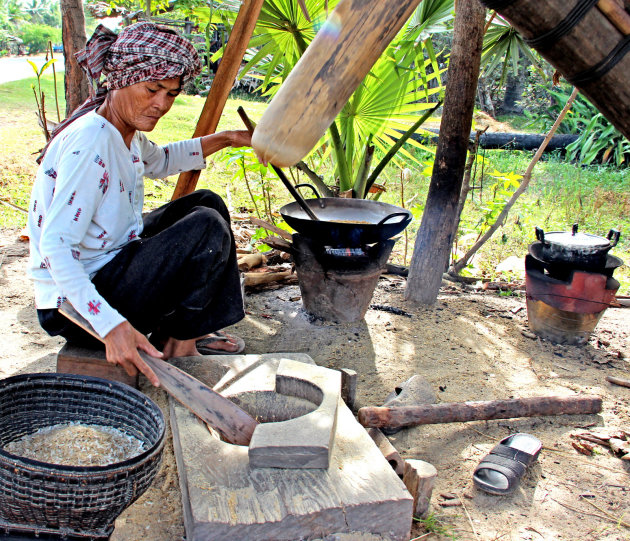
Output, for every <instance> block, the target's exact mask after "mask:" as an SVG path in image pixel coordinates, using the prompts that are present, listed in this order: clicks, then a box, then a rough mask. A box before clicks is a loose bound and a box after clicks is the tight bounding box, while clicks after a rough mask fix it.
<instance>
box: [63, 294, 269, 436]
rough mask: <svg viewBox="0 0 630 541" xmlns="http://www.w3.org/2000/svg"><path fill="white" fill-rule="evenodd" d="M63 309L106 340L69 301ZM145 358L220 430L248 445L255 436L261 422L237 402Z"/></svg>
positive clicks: (189, 405)
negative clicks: (253, 435)
mask: <svg viewBox="0 0 630 541" xmlns="http://www.w3.org/2000/svg"><path fill="white" fill-rule="evenodd" d="M59 312H60V313H61V314H63V315H64V316H66V317H67V318H68V319H70V321H72V322H73V323H75V324H76V325H78V326H79V327H81V328H82V329H83V330H85V331H87V332H89V333H90V334H91V335H92V336H94V337H96V338H98V339H99V340H101V341H102V340H103V339H102V338H101V337H100V336H99V335H98V334H97V333H96V332H95V331H94V329H93V328H92V326H91V325H90V323H89V322H88V321H87V320H86V319H85V318H84V317H83V316H81V314H79V313H78V312H77V311H76V310H75V309H74V307H73V306H72V305H71V304H70V303H68V302H67V301H66V302H64V303H62V304H61V306H60V307H59ZM138 354H139V355H140V357H141V358H142V360H143V361H144V362H145V363H147V365H149V368H151V370H153V372H155V374H156V376H157V377H158V379H159V381H160V385H161V386H162V387H163V388H164V389H165V390H166V391H167V392H168V393H169V394H170V395H171V396H172V397H173V398H175V399H176V400H178V401H179V402H181V403H182V404H183V405H184V406H186V407H187V408H188V409H189V410H190V411H191V412H193V413H194V414H195V415H197V416H198V417H199V418H200V419H202V420H203V421H205V422H206V423H208V424H209V425H211V426H212V427H214V428H216V429H217V430H218V431H220V432H221V433H222V434H223V435H224V436H225V439H226V440H227V441H229V442H230V443H234V444H237V445H247V444H248V443H249V441H250V440H251V439H252V434H253V433H254V429H255V428H256V426H258V422H257V421H256V420H255V419H254V418H253V417H251V416H250V415H249V414H248V413H246V412H245V411H243V410H242V409H241V408H239V407H238V406H237V405H236V404H234V403H233V402H231V401H230V400H228V399H227V398H225V397H224V396H221V395H220V394H219V393H217V392H216V391H213V390H212V389H210V388H209V387H208V386H206V385H204V384H203V383H201V382H200V381H199V380H198V379H195V378H194V377H192V376H191V375H190V374H187V373H186V372H184V371H183V370H180V369H179V368H177V367H175V366H173V365H171V364H169V363H167V362H165V361H163V360H162V359H158V358H157V357H151V356H150V355H148V354H146V353H145V352H143V351H139V350H138Z"/></svg>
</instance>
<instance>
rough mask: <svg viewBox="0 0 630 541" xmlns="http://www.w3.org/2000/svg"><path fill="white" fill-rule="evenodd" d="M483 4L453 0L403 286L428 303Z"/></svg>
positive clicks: (447, 217)
mask: <svg viewBox="0 0 630 541" xmlns="http://www.w3.org/2000/svg"><path fill="white" fill-rule="evenodd" d="M484 22H485V8H484V7H483V6H482V5H481V4H480V3H479V0H459V2H458V3H457V12H456V14H455V28H454V40H453V49H452V52H451V61H450V65H449V68H448V83H447V85H446V94H445V97H444V113H443V114H442V122H441V129H440V139H439V141H438V146H437V151H436V155H435V164H434V166H433V175H432V176H431V185H430V187H429V194H428V196H427V202H426V205H425V210H424V214H423V215H422V223H421V224H420V231H419V232H418V236H417V237H416V243H415V247H414V253H413V257H412V259H411V265H410V267H409V280H408V282H407V288H406V290H405V298H406V299H407V300H411V301H415V302H420V303H423V304H433V303H434V302H435V300H436V299H437V295H438V292H439V290H440V284H441V282H442V274H443V273H444V271H445V269H446V267H447V265H448V257H449V252H450V249H451V244H452V243H453V226H454V224H455V221H456V219H457V216H456V214H457V208H458V202H459V195H460V192H461V187H462V180H463V176H464V168H465V165H466V153H467V151H468V137H469V135H470V128H471V125H472V114H473V107H474V104H475V94H476V91H477V78H478V76H479V64H480V60H481V46H482V40H483V28H484Z"/></svg>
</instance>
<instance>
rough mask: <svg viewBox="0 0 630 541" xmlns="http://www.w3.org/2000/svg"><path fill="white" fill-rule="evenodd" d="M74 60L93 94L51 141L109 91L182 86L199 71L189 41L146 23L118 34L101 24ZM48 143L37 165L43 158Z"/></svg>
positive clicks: (172, 31) (56, 129) (135, 25)
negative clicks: (166, 83) (154, 84)
mask: <svg viewBox="0 0 630 541" xmlns="http://www.w3.org/2000/svg"><path fill="white" fill-rule="evenodd" d="M75 57H76V59H77V62H78V63H79V65H80V66H81V67H82V68H83V70H84V71H85V72H86V73H87V76H88V78H89V79H90V82H91V83H92V86H93V87H95V88H96V92H95V94H94V95H93V96H92V97H91V98H89V99H88V100H86V101H85V102H84V103H83V104H82V105H80V106H79V107H78V108H77V109H76V110H75V111H74V112H73V113H72V114H71V115H70V116H69V117H68V118H66V119H65V120H64V121H63V122H61V123H60V124H58V125H57V126H56V127H55V129H54V130H53V132H52V134H51V138H50V141H52V140H53V138H54V137H55V136H57V135H58V134H59V132H61V131H62V130H64V129H65V128H67V127H68V126H69V125H70V124H71V123H72V122H74V121H75V120H76V119H77V118H79V117H81V116H83V115H84V114H86V113H89V112H90V111H93V110H94V109H98V108H99V107H100V106H101V105H102V103H103V102H104V101H105V97H106V96H107V92H108V91H109V90H116V89H119V88H123V87H126V86H131V85H134V84H136V83H140V82H143V81H162V80H164V79H172V78H174V77H181V84H182V85H183V84H184V83H186V81H188V80H189V79H191V78H192V77H194V76H195V75H197V74H198V73H199V72H200V71H201V61H200V60H199V55H198V54H197V51H195V48H194V47H193V46H192V44H191V43H190V41H188V40H187V39H186V38H183V37H181V36H180V35H179V34H177V32H175V31H174V30H171V29H169V28H165V27H163V26H158V25H156V24H153V23H149V22H141V23H136V24H133V25H131V26H128V27H127V28H124V29H123V30H122V32H121V33H120V34H119V35H116V34H115V33H114V32H112V31H111V30H110V29H109V28H107V27H105V26H103V25H102V24H101V25H99V26H98V27H97V28H96V30H95V31H94V34H93V35H92V37H91V38H90V39H89V40H88V42H87V44H86V46H85V49H82V50H81V51H79V52H78V53H76V55H75ZM101 75H104V76H105V82H103V81H101ZM50 141H49V142H48V144H47V145H46V147H45V148H44V150H43V151H42V153H41V154H40V156H39V158H38V160H37V161H38V162H41V160H42V158H43V157H44V154H45V153H46V150H47V148H48V145H49V144H50Z"/></svg>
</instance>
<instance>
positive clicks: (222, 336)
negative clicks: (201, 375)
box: [196, 331, 245, 355]
mask: <svg viewBox="0 0 630 541" xmlns="http://www.w3.org/2000/svg"><path fill="white" fill-rule="evenodd" d="M229 341H234V342H236V346H237V347H236V349H235V350H234V351H227V350H225V349H217V348H213V347H210V344H213V343H214V342H229ZM196 345H197V351H198V352H199V353H201V354H202V355H238V354H239V353H241V352H242V351H243V350H244V349H245V341H244V340H243V339H242V338H239V337H238V336H233V335H231V334H230V335H228V334H226V333H225V332H223V331H215V332H213V333H211V334H210V336H207V337H206V338H202V339H201V340H197V342H196Z"/></svg>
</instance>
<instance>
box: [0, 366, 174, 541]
mask: <svg viewBox="0 0 630 541" xmlns="http://www.w3.org/2000/svg"><path fill="white" fill-rule="evenodd" d="M68 422H79V423H82V424H94V425H101V426H106V427H112V428H116V429H118V430H121V431H122V432H124V433H126V434H128V435H131V436H134V437H135V438H138V439H139V440H140V441H142V442H143V443H144V446H145V449H146V450H145V451H143V452H142V453H141V454H139V455H137V456H134V457H132V458H129V459H127V460H124V461H122V462H118V463H115V464H110V465H107V466H89V467H82V466H66V465H58V464H48V463H44V462H39V461H37V460H31V459H28V458H23V457H19V456H16V455H13V454H11V453H8V452H6V451H5V450H4V449H3V448H4V446H6V445H7V444H8V443H10V442H11V441H14V440H16V439H19V438H21V437H22V436H24V435H26V434H31V433H33V432H35V431H36V430H38V429H40V428H44V427H49V426H53V425H56V424H62V423H68ZM164 434H165V424H164V416H163V414H162V412H161V410H160V408H159V407H158V406H157V405H156V404H155V403H154V402H153V401H152V400H150V399H149V398H148V397H146V396H145V395H143V394H142V393H140V392H138V391H136V390H135V389H133V388H131V387H129V386H127V385H124V384H122V383H117V382H113V381H108V380H104V379H100V378H93V377H88V376H75V375H70V374H26V375H21V376H14V377H10V378H7V379H4V380H0V533H2V531H3V530H4V531H5V532H6V533H8V532H35V533H42V534H52V535H55V536H59V537H61V538H71V539H107V538H108V537H109V535H110V534H111V533H112V531H113V529H114V520H115V519H116V517H118V515H119V514H120V513H121V512H122V511H123V510H124V509H125V508H127V507H128V506H129V505H130V504H131V503H133V502H134V501H135V500H136V499H137V498H138V497H139V496H140V495H141V494H142V493H143V492H144V491H145V490H146V489H147V488H148V487H149V485H150V484H151V482H152V481H153V478H154V477H155V475H156V473H157V471H158V468H159V466H160V461H161V458H162V451H163V449H164Z"/></svg>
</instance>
